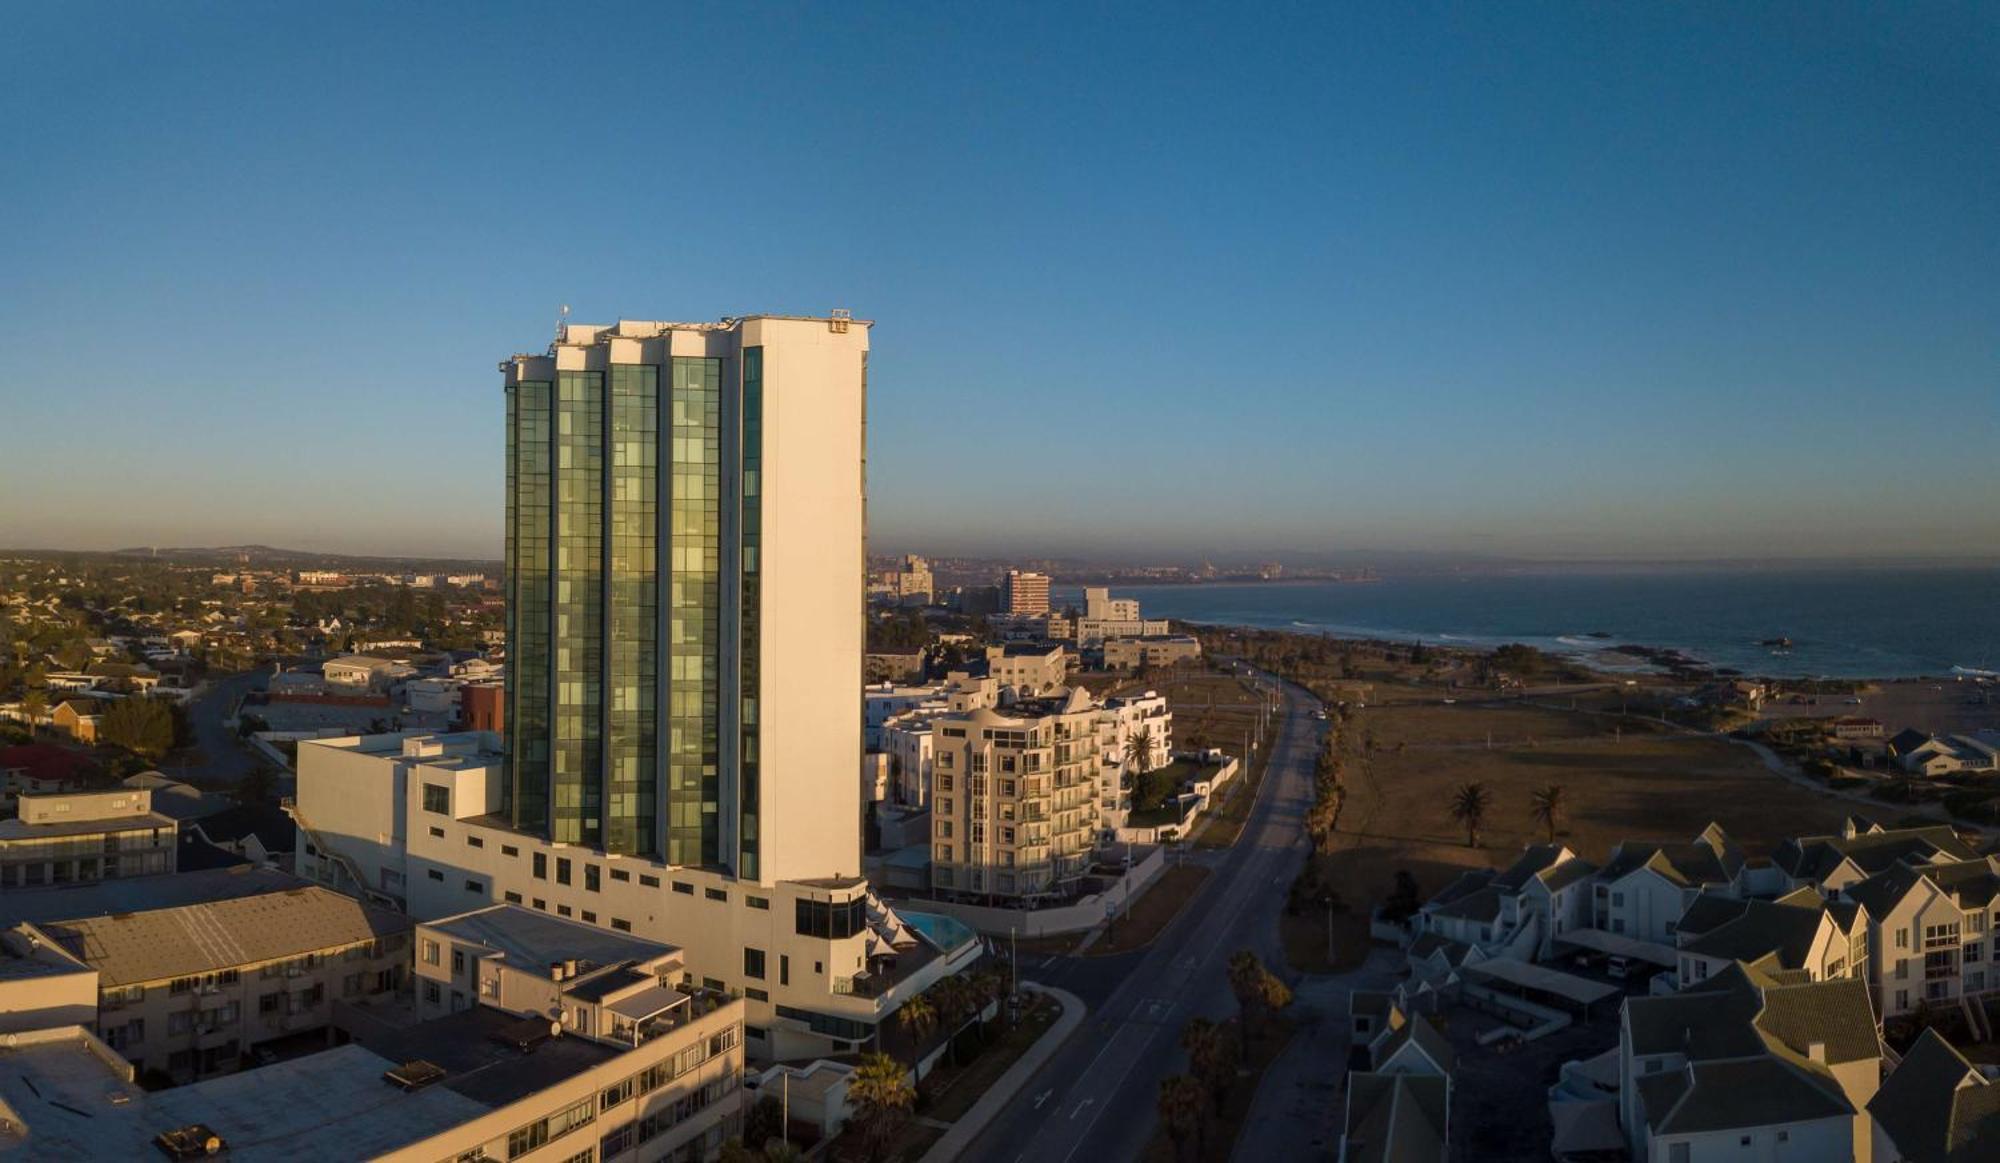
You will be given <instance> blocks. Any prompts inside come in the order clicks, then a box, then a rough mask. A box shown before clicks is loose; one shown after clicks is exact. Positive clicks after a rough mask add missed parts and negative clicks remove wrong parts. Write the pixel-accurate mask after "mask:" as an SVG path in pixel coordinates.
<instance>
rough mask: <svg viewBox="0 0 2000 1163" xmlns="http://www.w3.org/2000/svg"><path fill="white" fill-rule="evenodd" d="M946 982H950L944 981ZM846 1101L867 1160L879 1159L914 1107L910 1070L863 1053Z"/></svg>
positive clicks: (884, 1056)
mask: <svg viewBox="0 0 2000 1163" xmlns="http://www.w3.org/2000/svg"><path fill="white" fill-rule="evenodd" d="M945 980H946V981H949V980H951V979H950V978H946V979H945ZM847 1101H848V1102H850V1103H852V1104H853V1106H854V1115H855V1122H857V1123H858V1124H860V1130H861V1141H862V1142H863V1143H866V1144H867V1146H868V1157H869V1158H870V1159H879V1158H881V1157H882V1149H883V1148H884V1147H887V1146H888V1145H889V1143H890V1141H891V1140H893V1139H894V1138H895V1137H896V1132H897V1131H899V1130H901V1129H902V1126H903V1120H904V1119H905V1118H906V1117H908V1115H909V1113H910V1109H911V1108H912V1107H914V1106H916V1103H917V1091H916V1088H915V1087H913V1086H911V1085H910V1078H909V1071H908V1070H906V1069H905V1068H904V1066H903V1064H902V1063H901V1062H898V1061H896V1060H895V1059H894V1058H891V1057H889V1056H888V1055H887V1054H883V1053H881V1052H879V1051H875V1052H870V1053H868V1054H864V1055H863V1056H862V1058H861V1063H860V1065H858V1066H856V1067H855V1068H854V1077H853V1079H851V1080H850V1081H849V1082H848V1084H847Z"/></svg>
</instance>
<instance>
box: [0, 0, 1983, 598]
mask: <svg viewBox="0 0 2000 1163" xmlns="http://www.w3.org/2000/svg"><path fill="white" fill-rule="evenodd" d="M1868 7H1869V8H1872V9H1873V12H1872V13H1870V12H1868V11H1866V10H1865V9H1864V8H1863V7H1862V6H1850V5H1846V4H1825V3H1810V4H1798V5H1772V6H1765V5H1756V6H1746V5H1738V4H1648V5H1606V4H1585V5H1576V6H1573V7H1572V6H1566V5H1538V6H1532V8H1530V7H1525V6H1519V5H1465V6H1462V7H1456V8H1445V9H1435V10H1433V9H1419V8H1416V7H1412V6H1406V5H1401V4H1388V5H1375V6H1369V7H1367V8H1363V7H1360V6H1348V5H1297V6H1288V7H1282V8H1276V7H1274V8H1270V9H1267V10H1265V11H1263V12H1262V13H1261V14H1259V13H1254V12H1249V11H1246V10H1244V9H1242V8H1241V7H1238V6H1220V5H1218V6H1214V7H1211V8H1205V9H1202V8H1189V9H1184V10H1174V9H1170V8H1168V7H1166V6H1162V5H1155V4H1144V5H1140V4H1134V5H1130V6H1121V7H1101V6H1095V5H1086V6H1071V5H1062V6H1058V5H1048V6H1040V7H1024V8H1016V7H1015V6H1012V5H986V6H979V7H978V8H976V9H975V7H974V6H971V5H955V4H946V5H915V4H911V5H904V6H896V7H887V6H876V5H869V4H818V5H803V4H801V5H796V6H782V7H780V6H753V5H735V4H732V5H728V6H715V7H714V8H712V9H710V8H698V7H691V8H689V9H687V10H686V11H684V12H680V13H673V14H670V13H669V11H668V8H667V6H662V5H639V6H634V7H632V8H629V9H616V8H596V7H589V6H580V5H562V6H558V5H549V6H546V7H538V8H528V7H518V6H509V5H500V4H466V5H456V6H454V5H443V4H400V5H382V6H367V7H364V6H361V5H350V4H332V5H312V6H307V5H267V4H259V5H250V4H240V5H234V4H192V3H187V4H183V3H175V4H153V3H147V4H132V5H95V4H78V3H65V4H42V5H31V6H17V7H16V8H15V9H14V10H13V11H11V12H10V13H9V14H8V17H7V24H8V32H7V35H6V36H5V37H4V38H0V211H4V214H5V229H4V230H0V303H4V304H5V309H4V311H0V347H4V350H5V353H6V356H5V361H4V364H0V405H4V406H0V544H7V545H16V546H19V545H75V546H83V547H93V546H94V547H109V546H113V545H124V544H214V543H222V542H242V541H264V542H270V543H276V544H284V545H296V546H304V547H310V548H322V549H331V550H343V551H364V552H365V551H380V552H435V553H461V554H493V553H497V552H498V549H499V545H500V536H499V527H500V516H501V501H502V499H501V495H500V473H501V464H502V457H501V432H500V421H501V394H500V387H499V383H500V381H499V377H498V375H497V374H496V373H495V371H494V365H495V363H496V362H497V361H498V360H500V359H501V358H503V357H504V356H506V355H507V354H509V353H510V352H514V351H518V350H537V349H539V348H541V347H542V346H543V345H544V344H545V343H546V341H547V338H548V336H549V334H550V331H551V328H552V325H553V322H554V319H555V314H556V310H557V307H558V305H560V304H563V303H569V304H571V305H572V306H573V308H574V317H575V318H577V319H579V320H586V321H609V320H612V319H615V318H617V317H619V316H625V317H630V318H686V319H712V318H715V317H718V316H721V315H726V314H742V313H749V312H756V311H775V312H814V313H817V312H824V311H825V310H827V309H829V308H833V307H848V308H851V309H853V310H854V311H855V313H856V314H857V315H858V316H862V317H866V318H872V319H875V320H877V321H878V325H877V327H876V330H875V335H874V350H875V354H874V358H873V364H872V367H873V375H872V389H873V391H872V401H871V414H870V435H871V450H870V451H871V459H870V468H871V483H872V492H873V502H874V506H873V512H872V514H871V516H872V524H873V528H874V531H875V534H876V537H877V547H878V548H882V549H903V548H913V549H927V550H930V551H933V552H939V553H944V552H972V551H978V550H982V549H993V550H1001V551H1021V552H1025V551H1032V550H1044V551H1047V552H1051V553H1056V552H1078V551H1088V550H1092V549H1096V550H1098V551H1100V552H1101V554H1102V555H1104V556H1115V555H1126V554H1129V555H1136V556H1156V557H1163V558H1164V557H1179V556H1187V555H1194V556H1201V555H1204V554H1214V555H1216V556H1218V557H1225V556H1229V555H1231V554H1236V553H1244V554H1256V555H1263V554H1267V553H1280V554H1282V553H1286V552H1297V551H1316V550H1327V549H1330V550H1340V549H1369V548H1382V549H1428V550H1466V551H1475V552H1485V553H1493V552H1500V553H1528V554H1575V553H1589V554H1596V555H1617V554H1657V553H1667V554H1681V555H1697V554H1698V555H1711V554H1715V555H1735V554H1765V553H1772V554H1815V553H1849V552H1863V553H1889V554H1897V553H1967V552H1973V553H1994V552H1996V551H2000V7H1995V6H1993V5H1991V4H1986V5H1971V4H1966V5H1958V4H1951V5H1945V4H1913V5H1908V6H1902V5H1896V6H1882V5H1874V6H1868Z"/></svg>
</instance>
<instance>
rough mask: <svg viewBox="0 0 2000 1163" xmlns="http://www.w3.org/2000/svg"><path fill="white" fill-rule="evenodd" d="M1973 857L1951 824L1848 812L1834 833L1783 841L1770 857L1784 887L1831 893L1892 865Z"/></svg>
mask: <svg viewBox="0 0 2000 1163" xmlns="http://www.w3.org/2000/svg"><path fill="white" fill-rule="evenodd" d="M1977 859H1979V852H1978V850H1977V849H1975V848H1973V847H1972V846H1971V845H1969V844H1967V843H1965V842H1964V841H1963V840H1960V839H1959V838H1958V833H1957V832H1956V831H1954V830H1953V829H1952V827H1951V825H1949V824H1935V825H1931V826H1928V827H1922V828H1884V827H1883V826H1882V825H1880V824H1876V823H1872V822H1870V821H1867V820H1862V819H1859V818H1858V817H1850V818H1849V819H1848V820H1847V821H1846V823H1845V825H1844V826H1843V827H1842V828H1841V831H1840V832H1839V834H1837V835H1829V836H1800V837H1797V838H1795V839H1791V840H1787V841H1785V842H1784V843H1783V844H1782V845H1780V846H1779V848H1778V850H1777V852H1776V853H1774V854H1773V855H1772V857H1771V863H1772V865H1773V866H1774V867H1775V869H1776V870H1777V872H1778V873H1779V874H1780V876H1781V877H1782V885H1781V887H1782V888H1784V889H1787V890H1789V889H1794V888H1811V889H1814V890H1815V891H1817V892H1819V893H1820V894H1821V895H1823V896H1834V895H1837V894H1838V893H1839V892H1840V891H1841V890H1843V889H1845V888H1847V887H1848V886H1849V885H1853V884H1859V883H1860V882H1862V881H1864V880H1867V879H1868V878H1869V877H1871V876H1875V875H1878V874H1880V873H1884V872H1887V871H1889V870H1890V869H1892V868H1899V867H1900V868H1921V867H1923V866H1924V865H1926V864H1939V863H1946V862H1950V861H1956V860H1977Z"/></svg>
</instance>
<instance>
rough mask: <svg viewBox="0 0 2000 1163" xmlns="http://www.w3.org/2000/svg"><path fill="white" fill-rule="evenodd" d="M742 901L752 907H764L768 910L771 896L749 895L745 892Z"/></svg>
mask: <svg viewBox="0 0 2000 1163" xmlns="http://www.w3.org/2000/svg"><path fill="white" fill-rule="evenodd" d="M743 903H744V904H746V905H749V906H750V907H751V908H753V909H764V910H766V911H769V910H770V908H771V898H770V897H767V896H751V895H749V894H748V893H745V894H744V895H743Z"/></svg>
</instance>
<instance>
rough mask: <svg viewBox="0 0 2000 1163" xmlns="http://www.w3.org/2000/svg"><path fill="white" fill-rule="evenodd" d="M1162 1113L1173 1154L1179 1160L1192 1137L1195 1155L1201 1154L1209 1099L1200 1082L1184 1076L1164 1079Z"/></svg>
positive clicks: (1161, 1101) (1162, 1080)
mask: <svg viewBox="0 0 2000 1163" xmlns="http://www.w3.org/2000/svg"><path fill="white" fill-rule="evenodd" d="M1159 1110H1160V1122H1161V1123H1163V1124H1164V1125H1165V1126H1166V1128H1167V1137H1168V1138H1170V1139H1172V1140H1173V1141H1174V1155H1175V1156H1176V1157H1179V1156H1180V1155H1181V1154H1182V1153H1183V1152H1184V1151H1185V1150H1186V1148H1187V1144H1188V1140H1189V1139H1190V1138H1192V1139H1193V1140H1194V1149H1195V1152H1196V1154H1197V1155H1198V1154H1200V1152H1201V1150H1202V1130H1203V1124H1205V1123H1206V1122H1207V1121H1208V1118H1207V1116H1208V1103H1207V1096H1206V1095H1204V1094H1203V1093H1202V1089H1201V1083H1199V1082H1197V1081H1195V1080H1194V1079H1192V1078H1190V1077H1188V1076H1187V1075H1185V1074H1174V1075H1170V1076H1168V1077H1166V1078H1162V1079H1161V1080H1160V1103H1159Z"/></svg>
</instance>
